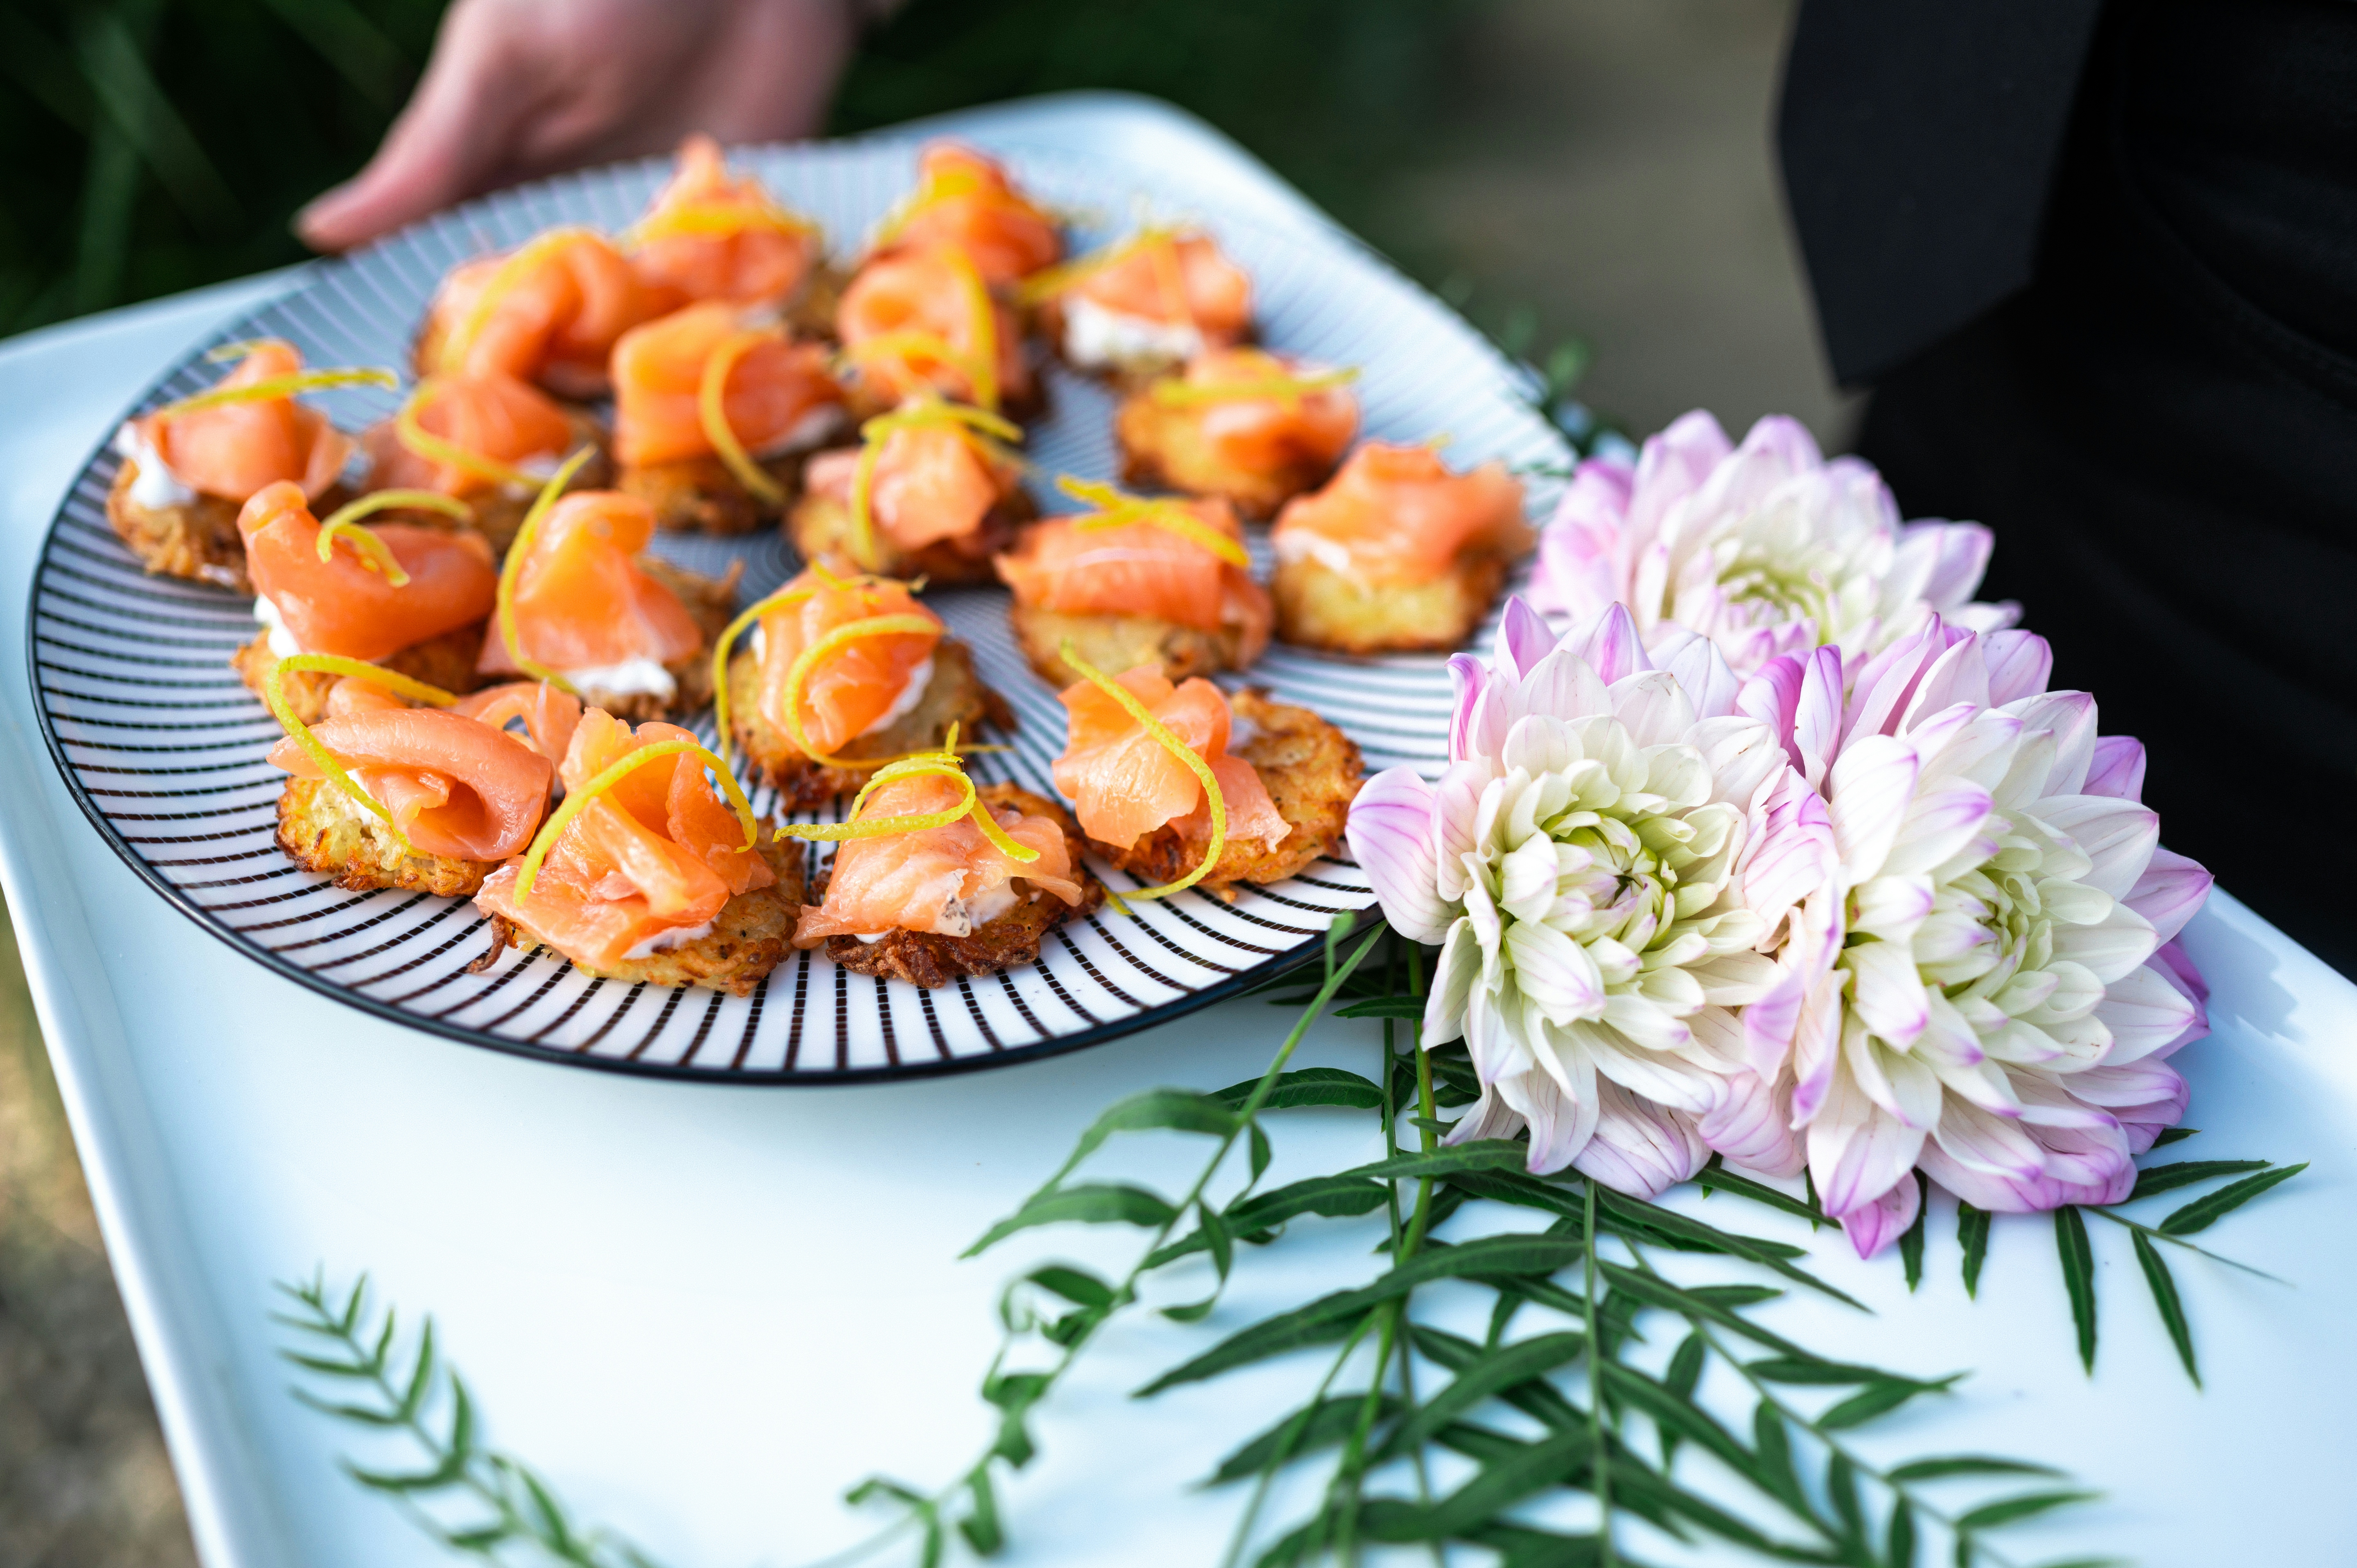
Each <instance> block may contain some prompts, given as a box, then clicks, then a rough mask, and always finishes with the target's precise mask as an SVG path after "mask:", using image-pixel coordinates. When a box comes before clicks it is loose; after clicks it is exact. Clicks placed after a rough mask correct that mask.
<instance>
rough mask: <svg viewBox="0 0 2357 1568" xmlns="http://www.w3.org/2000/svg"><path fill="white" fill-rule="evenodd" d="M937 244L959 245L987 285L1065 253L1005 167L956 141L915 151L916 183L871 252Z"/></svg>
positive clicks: (1045, 216) (1052, 223)
mask: <svg viewBox="0 0 2357 1568" xmlns="http://www.w3.org/2000/svg"><path fill="white" fill-rule="evenodd" d="M940 244H952V245H956V246H958V247H960V248H961V249H963V251H964V252H965V253H966V254H967V255H969V256H971V257H973V258H974V266H975V267H976V268H977V269H979V270H980V272H981V273H982V276H983V281H985V283H989V284H992V285H1000V284H1008V283H1012V282H1014V281H1015V280H1016V279H1017V278H1020V277H1022V276H1024V275H1025V274H1028V273H1035V272H1038V271H1039V269H1040V268H1042V267H1045V266H1049V265H1052V264H1053V263H1055V262H1056V261H1057V260H1058V259H1060V257H1061V256H1062V255H1063V253H1064V242H1063V239H1062V237H1061V236H1060V234H1059V232H1058V231H1057V225H1056V220H1055V219H1054V218H1052V217H1050V216H1049V213H1048V212H1047V211H1046V210H1045V209H1042V208H1040V207H1039V205H1038V204H1037V203H1035V202H1033V201H1032V200H1031V199H1030V198H1028V197H1027V196H1025V195H1024V194H1023V193H1022V192H1020V191H1018V190H1017V189H1016V188H1015V186H1014V183H1013V182H1012V181H1011V180H1009V179H1008V178H1007V177H1006V169H1005V168H1003V167H1001V166H999V165H998V164H997V163H996V162H994V161H992V160H991V159H990V158H988V157H986V156H984V155H983V154H981V153H978V152H975V151H974V149H973V148H971V147H965V146H960V145H958V144H957V143H955V142H934V143H932V144H931V145H928V146H927V147H926V148H925V149H924V151H922V152H921V153H920V154H918V155H917V188H916V189H915V190H914V191H913V192H911V193H910V195H909V199H907V200H906V201H905V202H903V203H902V204H901V205H900V207H899V210H897V211H896V212H894V213H893V214H892V216H890V217H889V218H887V219H886V220H884V224H883V227H882V228H881V229H880V230H879V231H878V232H877V242H876V246H875V250H876V252H877V253H878V254H882V253H885V252H891V251H921V250H925V249H928V248H930V247H931V246H934V245H940Z"/></svg>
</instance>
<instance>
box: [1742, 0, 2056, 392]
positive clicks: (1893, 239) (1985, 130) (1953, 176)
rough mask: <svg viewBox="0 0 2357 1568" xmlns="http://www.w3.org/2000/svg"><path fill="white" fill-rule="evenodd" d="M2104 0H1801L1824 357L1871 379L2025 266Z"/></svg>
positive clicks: (1794, 194)
mask: <svg viewBox="0 0 2357 1568" xmlns="http://www.w3.org/2000/svg"><path fill="white" fill-rule="evenodd" d="M2101 9H2102V0H1961V3H1960V0H1805V3H1804V4H1803V5H1802V7H1801V10H1800V14H1799V16H1797V17H1796V18H1795V19H1794V22H1793V26H1792V44H1791V47H1790V48H1789V49H1788V50H1787V53H1786V57H1785V64H1784V90H1783V96H1782V101H1781V104H1780V105H1779V107H1778V110H1777V123H1776V142H1777V151H1778V154H1779V156H1780V159H1781V163H1782V166H1783V171H1784V194H1785V199H1786V202H1787V203H1788V205H1789V206H1790V208H1791V209H1792V227H1793V230H1794V231H1795V232H1796V233H1797V234H1798V236H1799V238H1800V242H1801V250H1802V252H1803V255H1804V256H1805V257H1806V258H1807V261H1808V268H1809V280H1810V283H1811V285H1813V289H1814V292H1815V295H1816V302H1817V322H1818V326H1819V328H1820V330H1821V331H1822V333H1823V336H1824V344H1825V353H1826V357H1827V358H1828V359H1829V360H1831V361H1832V362H1833V367H1834V374H1835V378H1836V379H1837V380H1838V381H1841V382H1842V384H1843V385H1845V386H1855V385H1858V384H1861V383H1863V382H1867V381H1873V380H1874V379H1875V378H1876V377H1878V376H1879V375H1881V374H1882V373H1883V372H1884V371H1889V370H1890V369H1891V368H1892V367H1894V366H1896V365H1898V364H1899V363H1900V362H1901V361H1903V360H1907V359H1910V358H1911V357H1913V356H1914V355H1915V354H1917V353H1919V352H1921V350H1922V349H1925V348H1927V347H1929V346H1930V345H1931V344H1932V342H1934V341H1935V340H1937V339H1938V338H1942V337H1944V336H1945V335H1947V334H1948V333H1949V332H1951V331H1953V330H1954V329H1955V328H1958V327H1960V326H1962V325H1963V324H1964V322H1965V321H1967V320H1969V319H1971V318H1972V317H1975V316H1977V315H1979V314H1980V313H1981V312H1983V311H1985V310H1986V309H1988V308H1989V307H1990V306H1993V305H1995V304H1996V303H1997V302H1998V301H1999V300H2001V299H2003V298H2005V297H2006V296H2007V295H2010V294H2013V293H2014V292H2016V291H2017V290H2018V289H2019V288H2021V287H2022V286H2023V285H2026V284H2028V283H2029V280H2030V276H2031V272H2032V269H2033V267H2034V265H2035V263H2036V261H2037V255H2038V242H2039V229H2040V221H2041V220H2042V219H2043V217H2044V215H2045V211H2046V201H2047V193H2048V188H2049V187H2050V184H2051V183H2052V179H2053V176H2054V169H2055V166H2056V163H2057V160H2058V158H2059V156H2060V155H2061V147H2062V141H2063V133H2064V131H2065V128H2066V127H2067V126H2068V125H2069V124H2070V120H2071V108H2072V102H2073V99H2074V98H2075V96H2076V94H2077V91H2078V86H2079V80H2080V73H2081V67H2082V64H2083V61H2084V59H2085V58H2086V53H2087V48H2088V44H2089V41H2090V40H2091V39H2092V38H2093V35H2094V30H2095V21H2096V16H2097V15H2098V13H2099V12H2100V11H2101Z"/></svg>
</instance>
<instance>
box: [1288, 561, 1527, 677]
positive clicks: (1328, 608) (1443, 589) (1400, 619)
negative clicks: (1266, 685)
mask: <svg viewBox="0 0 2357 1568" xmlns="http://www.w3.org/2000/svg"><path fill="white" fill-rule="evenodd" d="M1506 565H1507V564H1506V562H1505V561H1504V560H1503V559H1502V558H1501V557H1499V556H1496V555H1466V556H1460V557H1458V561H1457V563H1456V564H1455V565H1454V566H1452V567H1451V568H1450V569H1449V570H1448V572H1447V573H1445V574H1443V575H1440V576H1438V577H1436V578H1434V579H1433V580H1432V581H1430V582H1428V583H1417V584H1412V585H1401V586H1386V587H1373V588H1371V587H1368V586H1366V585H1363V584H1361V583H1359V582H1357V581H1355V580H1354V579H1352V578H1350V577H1346V576H1343V575H1341V574H1340V573H1338V572H1334V571H1331V570H1329V568H1327V567H1325V566H1323V565H1321V564H1318V562H1316V561H1313V560H1309V559H1307V558H1303V559H1300V560H1295V561H1281V562H1279V563H1278V564H1277V568H1276V576H1275V580H1274V581H1273V582H1271V583H1270V584H1269V589H1270V592H1271V594H1272V595H1273V596H1274V597H1275V600H1276V635H1277V636H1278V637H1279V638H1281V639H1284V640H1285V641H1286V642H1291V643H1297V644H1299V645H1300V646H1302V647H1304V648H1320V649H1324V650H1327V651H1328V652H1330V653H1418V652H1431V653H1446V652H1450V651H1453V650H1456V649H1458V648H1459V647H1461V646H1463V644H1464V642H1465V639H1467V638H1468V637H1470V636H1471V635H1472V634H1473V629H1474V628H1476V627H1478V626H1480V624H1481V622H1482V620H1483V618H1485V617H1487V616H1488V615H1489V613H1490V607H1491V605H1493V604H1495V603H1496V602H1497V599H1498V590H1499V589H1500V588H1501V587H1503V586H1504V585H1505V582H1506Z"/></svg>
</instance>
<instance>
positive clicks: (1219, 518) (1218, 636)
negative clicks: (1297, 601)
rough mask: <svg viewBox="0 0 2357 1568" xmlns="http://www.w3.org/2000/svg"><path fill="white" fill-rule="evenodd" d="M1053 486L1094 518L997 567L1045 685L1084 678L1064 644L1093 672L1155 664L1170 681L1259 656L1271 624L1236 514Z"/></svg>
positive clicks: (1032, 537) (1104, 488)
mask: <svg viewBox="0 0 2357 1568" xmlns="http://www.w3.org/2000/svg"><path fill="white" fill-rule="evenodd" d="M1057 483H1058V485H1059V487H1060V489H1062V490H1063V491H1064V493H1065V494H1067V495H1070V496H1072V497H1074V498H1076V499H1081V500H1084V501H1087V502H1088V503H1090V505H1092V507H1094V508H1095V509H1096V510H1093V511H1090V512H1086V513H1083V514H1082V515H1079V516H1075V517H1057V518H1049V520H1047V521H1044V522H1039V523H1035V524H1033V525H1032V526H1031V527H1029V528H1027V529H1025V530H1024V531H1023V535H1022V538H1021V540H1020V541H1019V542H1017V545H1016V547H1015V549H1014V550H1013V551H1012V552H1011V553H1007V554H1005V555H1001V556H999V557H998V558H997V562H996V565H997V568H998V575H999V577H1000V578H1001V579H1002V580H1003V581H1004V582H1005V583H1006V585H1007V586H1008V587H1010V588H1012V589H1013V590H1014V591H1015V602H1014V604H1013V605H1012V606H1011V607H1009V609H1008V611H1007V615H1008V618H1009V619H1010V620H1011V621H1012V623H1013V625H1014V628H1015V638H1016V640H1017V642H1018V643H1019V644H1020V645H1021V646H1022V649H1023V657H1024V658H1025V659H1027V660H1029V661H1030V665H1031V668H1032V669H1033V670H1035V671H1039V678H1040V679H1041V680H1043V681H1046V682H1048V683H1049V684H1050V685H1053V686H1065V685H1069V684H1071V682H1073V681H1075V680H1078V679H1079V678H1080V671H1078V670H1077V669H1075V668H1073V667H1071V666H1070V665H1068V664H1066V663H1065V661H1064V659H1063V656H1062V653H1061V650H1062V649H1063V648H1064V647H1065V646H1066V645H1067V644H1072V645H1076V646H1077V647H1078V648H1079V649H1080V650H1081V657H1082V658H1083V659H1085V660H1088V661H1089V662H1090V663H1091V664H1094V665H1100V666H1103V667H1105V668H1108V669H1114V670H1129V669H1134V668H1135V667H1136V666H1138V665H1141V664H1151V665H1153V666H1154V667H1155V668H1156V669H1157V670H1159V671H1162V673H1164V674H1165V675H1168V676H1169V677H1170V678H1171V679H1173V680H1184V679H1186V678H1187V677H1188V676H1189V675H1200V674H1205V673H1207V672H1209V671H1213V670H1242V669H1243V668H1244V667H1245V666H1247V665H1249V664H1251V663H1252V661H1253V660H1255V659H1258V658H1259V657H1260V656H1261V651H1262V650H1264V649H1265V648H1266V647H1267V646H1268V634H1269V628H1270V627H1271V625H1272V624H1273V623H1274V621H1275V610H1274V609H1272V608H1271V607H1270V605H1269V598H1268V592H1267V590H1266V589H1265V588H1263V587H1262V586H1261V585H1259V584H1258V583H1255V582H1254V581H1253V579H1252V572H1251V566H1252V557H1251V556H1250V555H1248V554H1246V553H1245V552H1244V547H1243V524H1241V523H1239V522H1238V521H1236V514H1235V509H1234V508H1232V507H1231V506H1229V505H1228V503H1227V502H1226V501H1223V500H1219V499H1209V500H1190V501H1181V500H1170V499H1155V500H1146V499H1140V498H1138V497H1136V496H1126V495H1124V494H1122V493H1121V492H1120V491H1118V490H1116V489H1114V488H1113V487H1112V486H1110V485H1092V484H1087V483H1084V482H1082V481H1081V480H1078V479H1072V478H1064V479H1060V480H1058V481H1057Z"/></svg>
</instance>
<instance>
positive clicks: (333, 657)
mask: <svg viewBox="0 0 2357 1568" xmlns="http://www.w3.org/2000/svg"><path fill="white" fill-rule="evenodd" d="M307 670H317V671H322V672H324V673H327V674H330V675H343V676H348V677H350V678H351V679H353V680H358V681H366V682H370V683H371V684H372V685H377V686H382V687H383V688H384V689H385V690H386V691H388V692H391V693H393V694H394V695H396V696H401V697H407V698H408V699H409V700H410V701H412V702H416V703H431V704H432V705H434V706H435V707H437V708H447V707H448V706H450V705H451V704H452V703H456V702H457V700H458V699H457V697H455V696H453V695H451V694H450V693H447V692H446V691H444V690H442V688H441V687H439V686H429V685H427V684H426V683H425V682H423V681H413V680H411V679H410V678H409V677H408V676H406V675H396V674H394V673H393V671H390V670H384V669H380V668H378V667H377V666H376V665H373V664H371V663H368V662H367V661H365V660H359V659H345V658H342V657H340V656H339V655H337V654H333V653H296V654H292V655H290V656H288V657H287V658H285V659H281V660H275V661H274V662H273V663H272V664H271V666H270V671H269V672H268V673H267V674H265V675H264V676H263V678H262V700H263V701H264V702H265V703H269V704H270V712H271V714H272V716H273V717H274V718H276V719H277V721H278V725H279V727H280V728H282V729H284V730H285V732H286V733H287V734H288V735H289V736H293V737H294V740H295V744H296V745H297V746H301V747H302V748H303V749H304V751H305V752H307V753H308V754H309V756H310V758H311V760H312V761H314V762H316V763H317V764H318V765H319V771H320V772H322V773H324V774H326V775H327V776H328V779H330V780H332V781H333V782H334V784H335V786H336V788H337V789H341V790H342V791H343V792H344V793H345V794H347V795H349V796H350V797H351V798H352V799H353V800H357V801H359V802H360V804H361V807H362V808H364V809H365V810H366V811H369V812H370V814H371V815H372V816H375V817H378V818H380V819H382V821H383V822H384V825H385V828H386V829H387V831H389V832H391V833H392V834H393V842H394V843H397V844H399V845H400V846H401V853H402V854H409V853H411V852H410V847H409V839H408V837H407V835H405V834H404V833H403V832H402V831H401V829H400V828H398V827H396V826H394V824H393V813H392V812H391V811H386V810H385V809H384V807H383V806H382V804H380V803H379V802H378V800H377V799H376V797H375V796H373V795H371V794H370V793H369V792H368V791H367V790H365V789H361V787H360V781H359V780H358V779H354V778H353V777H352V776H351V775H350V773H347V772H345V771H344V765H343V764H342V763H340V762H339V761H337V760H336V754H335V753H334V752H332V751H329V750H328V748H327V746H326V745H325V744H324V743H323V742H321V740H320V739H319V737H318V736H316V735H313V734H312V733H311V726H310V725H307V724H305V723H304V722H303V721H302V720H301V719H299V718H297V717H296V716H295V706H294V704H293V703H289V702H288V701H287V700H286V677H287V676H289V675H296V674H301V673H302V672H303V671H307Z"/></svg>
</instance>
